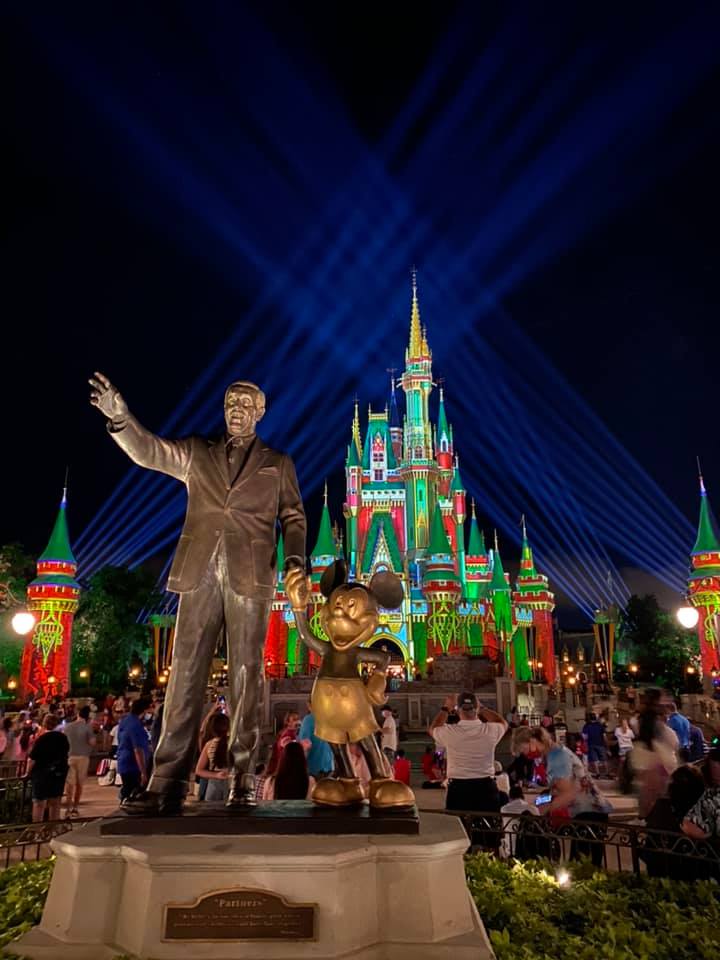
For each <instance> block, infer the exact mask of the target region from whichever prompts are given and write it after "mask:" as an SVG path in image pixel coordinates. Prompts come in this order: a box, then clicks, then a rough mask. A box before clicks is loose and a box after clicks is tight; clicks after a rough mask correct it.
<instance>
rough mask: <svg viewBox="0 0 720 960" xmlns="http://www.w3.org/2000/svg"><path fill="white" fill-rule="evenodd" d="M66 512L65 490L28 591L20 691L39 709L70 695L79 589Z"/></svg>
mask: <svg viewBox="0 0 720 960" xmlns="http://www.w3.org/2000/svg"><path fill="white" fill-rule="evenodd" d="M66 507H67V487H66V488H65V489H64V490H63V495H62V500H61V501H60V509H59V511H58V515H57V518H56V520H55V526H54V527H53V531H52V534H51V536H50V541H49V542H48V545H47V547H46V548H45V550H44V551H43V553H42V555H41V556H40V557H39V558H38V562H37V577H36V578H35V579H34V580H33V581H32V583H31V584H30V585H29V586H28V589H27V597H28V604H27V606H28V610H30V611H31V612H32V613H33V614H34V615H35V619H36V623H35V627H34V629H33V631H32V633H31V634H30V635H29V637H28V638H27V640H26V641H25V648H24V650H23V656H22V667H21V673H20V690H21V694H22V696H23V697H24V698H30V697H32V698H33V699H34V700H35V701H36V702H38V703H43V702H46V701H47V700H49V699H50V697H52V696H54V695H55V694H58V693H67V691H68V690H69V689H70V653H71V649H72V624H73V618H74V616H75V612H76V610H77V608H78V603H79V600H80V584H79V583H78V582H77V581H76V580H75V575H76V573H77V561H76V559H75V556H74V555H73V552H72V549H71V547H70V537H69V535H68V526H67V516H66V513H65V510H66Z"/></svg>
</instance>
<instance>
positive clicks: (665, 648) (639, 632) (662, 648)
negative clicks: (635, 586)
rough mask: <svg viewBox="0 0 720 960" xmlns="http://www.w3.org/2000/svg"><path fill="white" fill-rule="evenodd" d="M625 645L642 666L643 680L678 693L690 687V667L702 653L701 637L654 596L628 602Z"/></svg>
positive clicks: (639, 668) (631, 655) (623, 640)
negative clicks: (700, 646)
mask: <svg viewBox="0 0 720 960" xmlns="http://www.w3.org/2000/svg"><path fill="white" fill-rule="evenodd" d="M622 642H623V644H624V645H626V646H627V647H628V649H629V656H630V658H631V660H633V661H634V662H635V663H637V665H638V679H639V680H641V681H645V682H652V683H654V684H656V685H657V686H659V687H667V688H669V689H671V690H673V691H675V692H677V691H679V690H680V689H681V688H683V687H687V685H688V682H687V681H688V675H687V673H686V670H687V667H688V665H689V664H690V663H692V662H693V661H694V660H695V659H696V658H697V656H698V654H699V643H698V638H697V634H695V633H694V632H691V631H689V630H685V629H683V627H681V626H680V624H679V623H677V622H676V620H675V618H674V617H673V616H672V614H670V613H668V611H667V610H663V609H662V607H661V606H660V604H659V603H658V601H657V597H655V596H654V595H653V594H646V595H645V596H644V597H638V596H635V595H633V596H632V597H630V599H629V600H628V604H627V608H626V610H625V616H624V620H623V627H622Z"/></svg>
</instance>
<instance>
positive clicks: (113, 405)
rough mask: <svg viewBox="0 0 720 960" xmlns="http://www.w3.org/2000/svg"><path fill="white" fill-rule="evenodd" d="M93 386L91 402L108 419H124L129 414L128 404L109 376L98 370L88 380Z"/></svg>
mask: <svg viewBox="0 0 720 960" xmlns="http://www.w3.org/2000/svg"><path fill="white" fill-rule="evenodd" d="M88 383H89V384H90V386H91V388H92V389H91V390H90V403H91V404H92V405H93V406H94V407H97V408H98V410H100V411H101V413H104V414H105V416H106V417H107V418H108V420H124V419H125V417H127V415H128V412H129V411H128V405H127V404H126V403H125V401H124V400H123V398H122V396H121V394H120V391H119V390H117V389H116V388H115V387H114V386H113V385H112V384H111V383H110V381H109V380H108V378H107V377H106V376H105V375H104V374H102V373H98V372H97V370H96V371H95V373H94V374H93V376H92V377H91V378H90V379H89V380H88Z"/></svg>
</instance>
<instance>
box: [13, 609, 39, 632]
mask: <svg viewBox="0 0 720 960" xmlns="http://www.w3.org/2000/svg"><path fill="white" fill-rule="evenodd" d="M34 626H35V617H34V616H33V614H32V613H30V611H29V610H21V611H20V612H19V613H16V614H15V616H14V617H13V618H12V628H13V630H14V631H15V633H19V634H20V636H21V637H24V636H25V634H26V633H30V631H31V630H32V628H33V627H34Z"/></svg>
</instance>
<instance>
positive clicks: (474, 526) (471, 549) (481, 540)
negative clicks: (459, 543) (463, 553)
mask: <svg viewBox="0 0 720 960" xmlns="http://www.w3.org/2000/svg"><path fill="white" fill-rule="evenodd" d="M485 552H486V551H485V535H484V534H483V532H482V530H481V529H480V527H479V526H478V522H477V520H476V519H475V514H474V513H473V515H472V518H471V519H470V541H469V543H468V550H467V556H468V557H484V556H485Z"/></svg>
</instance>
